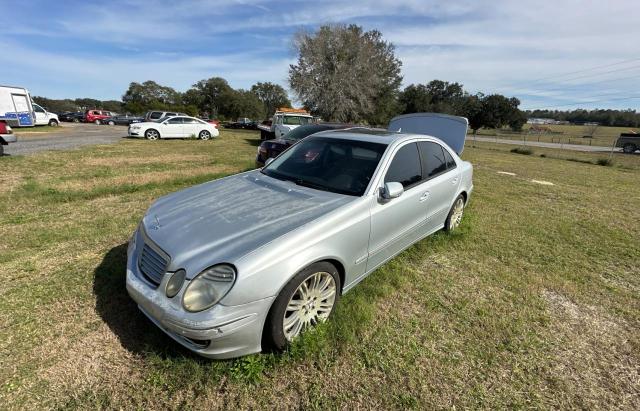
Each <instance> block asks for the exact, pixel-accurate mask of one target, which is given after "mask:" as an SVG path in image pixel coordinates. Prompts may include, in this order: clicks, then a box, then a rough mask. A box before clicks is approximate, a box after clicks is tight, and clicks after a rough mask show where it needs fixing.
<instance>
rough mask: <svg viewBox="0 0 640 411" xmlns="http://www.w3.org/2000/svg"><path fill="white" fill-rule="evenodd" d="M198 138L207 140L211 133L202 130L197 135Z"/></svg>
mask: <svg viewBox="0 0 640 411" xmlns="http://www.w3.org/2000/svg"><path fill="white" fill-rule="evenodd" d="M198 138H199V139H200V140H209V139H210V138H211V133H209V132H208V131H207V130H202V131H201V132H200V134H199V135H198Z"/></svg>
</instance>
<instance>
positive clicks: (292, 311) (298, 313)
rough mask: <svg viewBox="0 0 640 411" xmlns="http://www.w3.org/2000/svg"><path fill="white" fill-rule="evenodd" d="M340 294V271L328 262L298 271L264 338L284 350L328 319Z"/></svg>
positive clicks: (271, 314)
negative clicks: (308, 330) (300, 336)
mask: <svg viewBox="0 0 640 411" xmlns="http://www.w3.org/2000/svg"><path fill="white" fill-rule="evenodd" d="M339 298H340V275H339V274H338V270H337V269H336V267H335V266H334V265H333V264H331V263H328V262H324V261H322V262H318V263H314V264H311V265H310V266H309V267H307V268H305V269H304V270H302V271H300V272H299V273H298V274H296V275H295V276H294V277H293V278H292V279H291V280H290V281H289V282H288V283H287V285H285V287H284V288H283V289H282V291H281V292H280V294H279V295H278V297H277V298H276V300H275V302H274V303H273V306H272V307H271V310H270V311H269V316H268V317H267V322H266V323H265V329H264V335H263V342H264V343H265V345H266V346H267V347H270V348H274V349H276V350H278V351H281V350H283V349H285V348H286V347H287V345H288V344H289V343H291V342H292V341H293V340H295V339H296V338H297V337H298V336H299V335H300V334H302V333H303V332H304V331H305V330H307V329H309V328H312V327H314V326H316V325H317V324H319V323H321V322H324V321H325V320H326V319H327V318H329V315H331V313H332V312H333V308H334V307H335V305H336V303H337V302H338V299H339Z"/></svg>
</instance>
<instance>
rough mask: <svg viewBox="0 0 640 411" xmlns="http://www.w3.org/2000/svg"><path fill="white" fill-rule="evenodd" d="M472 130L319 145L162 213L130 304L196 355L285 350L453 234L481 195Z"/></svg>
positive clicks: (202, 188)
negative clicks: (426, 245)
mask: <svg viewBox="0 0 640 411" xmlns="http://www.w3.org/2000/svg"><path fill="white" fill-rule="evenodd" d="M449 123H450V125H451V127H449V126H447V124H449ZM425 124H427V125H432V126H433V127H430V126H424V125H425ZM454 124H455V125H457V126H456V127H457V128H456V127H453V126H452V125H454ZM462 124H463V125H464V127H462ZM466 124H467V123H466V119H460V118H457V117H450V116H431V117H430V115H421V116H417V117H416V116H413V117H411V116H405V117H401V118H399V119H397V120H396V121H395V122H394V121H392V123H391V126H390V130H389V131H384V130H367V129H364V130H363V129H353V130H349V129H347V130H340V131H327V132H322V133H318V134H314V135H312V136H310V137H307V138H306V139H304V140H302V141H301V142H299V143H297V144H296V145H294V146H292V147H291V148H289V149H288V150H287V151H285V152H284V153H282V154H281V155H280V156H278V157H277V158H276V159H275V160H272V161H270V162H268V164H267V165H266V166H265V167H264V168H262V169H260V170H253V171H249V172H246V173H241V174H237V175H233V176H230V177H226V178H223V179H220V180H216V181H211V182H208V183H205V184H201V185H198V186H195V187H191V188H188V189H186V190H183V191H180V192H177V193H173V194H170V195H168V196H165V197H163V198H161V199H159V200H158V201H156V202H155V203H154V204H153V205H152V206H151V207H150V208H149V210H148V211H147V213H146V215H145V216H144V218H143V220H142V222H141V223H140V226H139V228H138V229H137V230H136V232H135V233H134V234H133V236H132V238H131V241H130V243H129V249H128V261H127V290H128V292H129V294H130V296H131V297H132V298H133V299H134V300H135V301H136V303H137V304H138V306H139V308H140V310H141V311H142V312H143V313H144V314H145V315H146V316H147V317H149V319H150V320H151V321H152V322H154V323H155V324H156V325H157V326H158V327H160V328H161V329H162V330H163V331H165V332H166V333H167V334H168V335H169V336H170V337H171V338H173V339H174V340H176V341H178V342H179V343H180V344H182V345H184V346H186V347H187V348H189V349H191V350H193V351H194V352H196V353H198V354H200V355H203V356H206V357H210V358H217V359H223V358H232V357H237V356H241V355H246V354H250V353H255V352H259V351H261V350H262V349H263V348H264V347H263V344H268V345H269V346H270V347H271V348H275V349H284V348H285V347H286V346H287V344H288V343H289V342H291V341H292V340H294V339H295V338H296V337H297V336H298V335H300V334H301V333H302V332H304V331H305V330H306V329H308V328H310V327H313V326H314V325H315V324H318V323H319V322H322V321H325V320H326V319H327V318H328V317H329V316H330V315H331V312H332V311H333V309H334V307H335V305H336V304H337V302H338V299H339V298H340V296H341V295H342V294H344V293H346V292H348V291H349V290H351V289H352V288H353V287H355V286H356V285H357V284H358V283H359V282H360V281H362V280H363V279H364V278H365V277H366V276H367V275H368V274H369V273H371V272H373V271H374V270H375V269H376V268H377V267H379V266H380V265H381V264H383V263H385V262H386V261H387V260H389V259H391V258H393V257H394V256H395V255H397V254H398V253H400V252H401V251H402V250H404V249H405V248H407V247H409V246H410V245H412V244H413V243H415V242H417V241H419V240H421V239H422V238H424V237H426V236H428V235H430V234H432V233H434V232H436V231H438V230H442V229H445V230H447V231H450V230H454V229H456V227H457V226H458V225H459V224H460V221H461V219H462V214H463V210H464V207H465V205H466V204H467V203H468V201H469V197H470V195H471V192H472V189H473V183H472V166H471V164H470V163H468V162H465V161H462V160H461V159H460V158H459V157H458V154H459V153H460V152H461V150H462V147H463V146H464V138H465V134H466V128H467V126H466ZM398 129H402V133H400V132H397V131H391V130H398ZM416 132H421V133H428V132H430V133H431V134H436V133H438V136H439V137H440V138H436V137H433V136H429V135H425V134H414V133H416Z"/></svg>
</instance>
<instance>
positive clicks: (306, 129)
mask: <svg viewBox="0 0 640 411" xmlns="http://www.w3.org/2000/svg"><path fill="white" fill-rule="evenodd" d="M333 128H334V127H330V126H323V125H318V124H309V125H306V126H300V127H296V128H294V129H293V130H291V131H289V132H288V133H287V134H285V135H284V137H282V138H283V139H285V140H291V141H298V140H302V139H303V138H305V137H307V136H310V135H311V134H314V133H319V132H321V131H325V130H332V129H333Z"/></svg>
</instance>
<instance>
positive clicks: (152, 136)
mask: <svg viewBox="0 0 640 411" xmlns="http://www.w3.org/2000/svg"><path fill="white" fill-rule="evenodd" d="M144 136H145V137H146V138H147V140H157V139H159V138H160V133H158V130H154V129H152V128H150V129H149V130H147V131H145V132H144Z"/></svg>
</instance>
